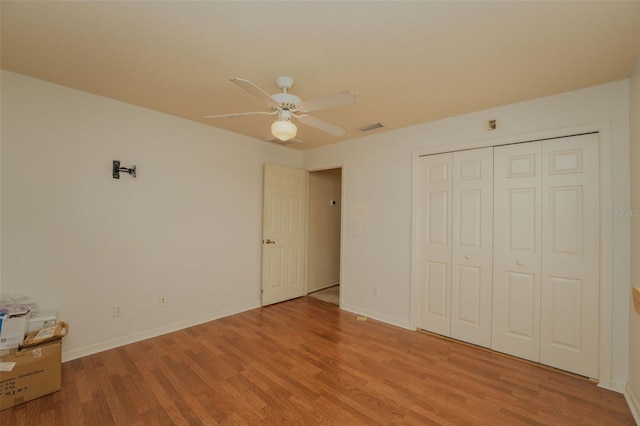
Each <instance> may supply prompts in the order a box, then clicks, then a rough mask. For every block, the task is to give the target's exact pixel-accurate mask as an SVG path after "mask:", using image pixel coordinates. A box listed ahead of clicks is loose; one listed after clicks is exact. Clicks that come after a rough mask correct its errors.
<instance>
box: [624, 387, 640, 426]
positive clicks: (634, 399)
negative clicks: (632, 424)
mask: <svg viewBox="0 0 640 426" xmlns="http://www.w3.org/2000/svg"><path fill="white" fill-rule="evenodd" d="M624 398H625V399H626V400H627V404H628V405H629V409H630V410H631V414H632V415H633V418H634V419H635V421H636V424H639V425H640V399H638V396H637V395H636V394H635V393H634V392H633V389H632V388H631V386H629V384H628V383H627V386H626V390H625V392H624Z"/></svg>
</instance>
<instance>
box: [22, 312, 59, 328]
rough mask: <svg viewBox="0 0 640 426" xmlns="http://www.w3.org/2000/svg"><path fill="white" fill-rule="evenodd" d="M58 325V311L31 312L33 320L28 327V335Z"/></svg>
mask: <svg viewBox="0 0 640 426" xmlns="http://www.w3.org/2000/svg"><path fill="white" fill-rule="evenodd" d="M57 323H58V311H36V312H31V319H30V320H29V326H28V327H27V334H28V333H31V332H32V331H34V330H40V329H41V328H45V327H49V326H51V325H56V324H57Z"/></svg>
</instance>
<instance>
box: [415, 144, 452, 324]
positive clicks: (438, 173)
mask: <svg viewBox="0 0 640 426" xmlns="http://www.w3.org/2000/svg"><path fill="white" fill-rule="evenodd" d="M452 158H453V155H452V154H451V153H446V154H438V155H429V156H425V157H421V158H420V195H419V199H420V212H421V213H420V232H421V236H420V286H419V294H418V327H419V328H422V329H424V330H428V331H432V332H434V333H439V334H443V335H446V336H449V335H450V333H451V319H450V304H451V273H450V271H451V204H452V202H451V191H452V169H451V167H452Z"/></svg>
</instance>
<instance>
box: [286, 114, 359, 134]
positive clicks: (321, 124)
mask: <svg viewBox="0 0 640 426" xmlns="http://www.w3.org/2000/svg"><path fill="white" fill-rule="evenodd" d="M295 117H296V118H297V119H298V121H300V122H301V123H304V124H306V125H307V126H311V127H315V128H316V129H318V130H322V131H323V132H327V133H329V134H330V135H333V136H342V135H344V134H345V133H347V131H346V130H345V129H343V128H342V127H338V126H334V125H333V124H331V123H327V122H326V121H322V120H320V119H318V118H315V117H312V116H310V115H300V116H295Z"/></svg>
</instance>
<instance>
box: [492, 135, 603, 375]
mask: <svg viewBox="0 0 640 426" xmlns="http://www.w3.org/2000/svg"><path fill="white" fill-rule="evenodd" d="M494 166H495V169H494V217H495V221H494V267H493V275H494V283H493V319H492V324H493V331H492V348H493V349H495V350H498V351H501V352H505V353H509V354H512V355H516V356H519V357H522V358H525V359H529V360H532V361H539V362H541V363H543V364H547V365H550V366H553V367H557V368H561V369H564V370H568V371H571V372H574V373H578V374H582V375H585V376H588V377H597V375H598V374H597V373H598V365H597V364H598V318H599V309H598V307H599V235H600V232H599V214H600V213H599V170H598V167H599V161H598V136H597V135H596V134H591V135H580V136H573V137H570V138H562V139H561V140H547V141H541V142H530V143H523V144H519V145H510V146H502V147H496V148H495V149H494Z"/></svg>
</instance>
